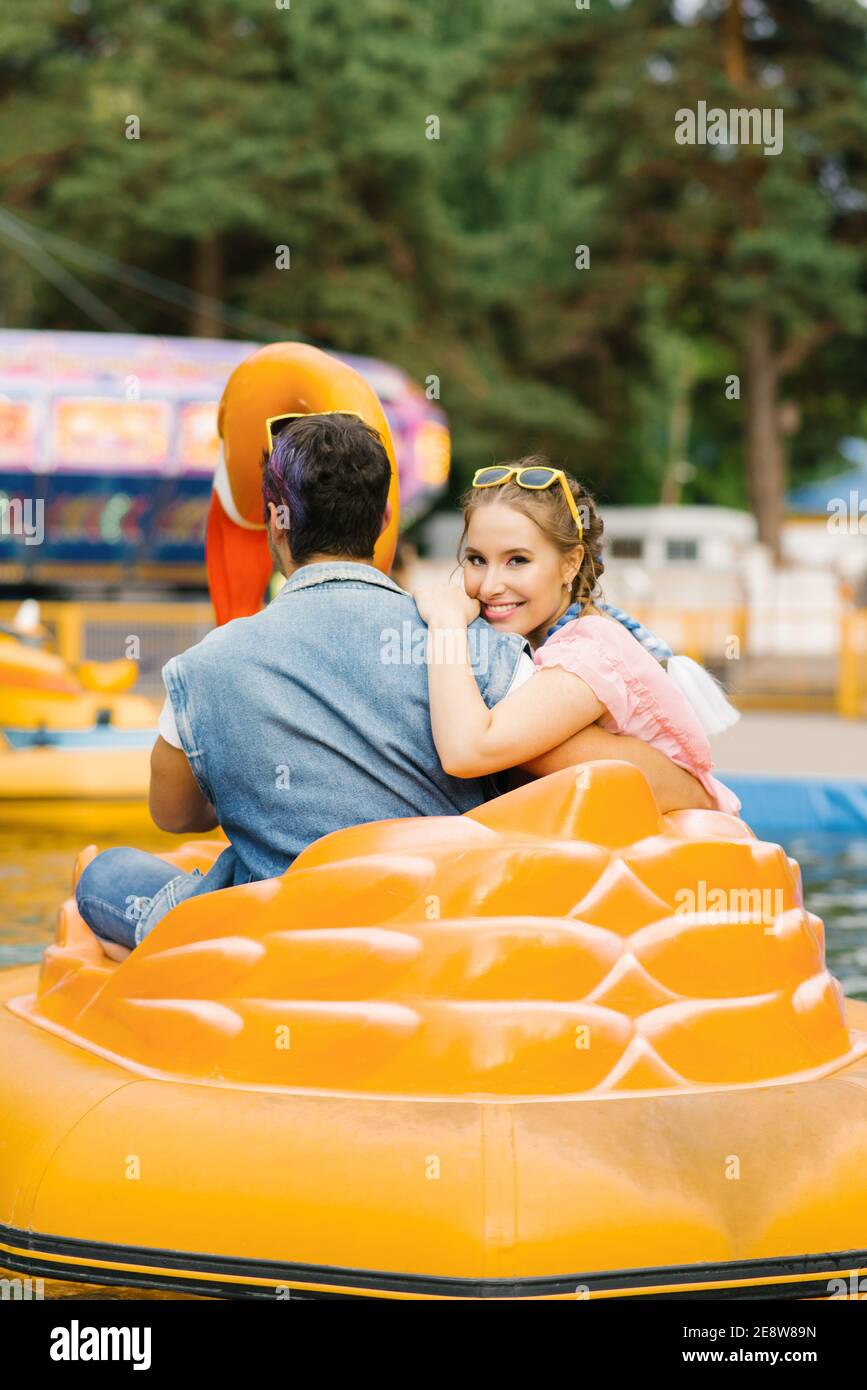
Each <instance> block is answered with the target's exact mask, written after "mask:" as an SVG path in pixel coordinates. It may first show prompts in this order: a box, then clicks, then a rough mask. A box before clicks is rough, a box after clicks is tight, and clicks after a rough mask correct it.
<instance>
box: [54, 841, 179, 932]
mask: <svg viewBox="0 0 867 1390" xmlns="http://www.w3.org/2000/svg"><path fill="white" fill-rule="evenodd" d="M200 878H201V873H200V871H199V870H198V869H194V870H193V872H192V873H178V870H177V868H176V867H175V865H174V864H167V863H166V862H165V860H164V859H158V858H157V856H156V855H155V854H147V853H145V851H144V850H141V849H107V850H104V851H103V852H102V854H98V855H97V856H96V858H95V859H94V860H92V861H91V863H90V864H88V866H87V868H86V869H85V870H84V873H83V874H82V875H81V878H80V879H79V880H78V883H77V885H76V888H75V901H76V903H77V904H78V910H79V912H80V913H81V915H82V917H83V918H84V920H85V922H86V923H87V925H88V926H89V927H90V929H91V931H93V932H95V933H96V935H97V936H101V937H103V938H104V939H105V940H106V941H115V942H117V944H118V945H119V946H129V947H130V948H131V949H132V947H134V946H137V945H138V944H139V941H140V940H141V932H140V931H139V930H138V929H139V924H140V922H141V921H142V918H143V917H145V915H146V914H147V912H148V910H149V909H150V907H151V905H152V904H153V901H154V899H155V898H156V896H157V894H159V893H162V895H163V897H164V898H165V897H166V894H167V893H168V894H169V895H170V896H171V898H172V900H173V901H172V903H171V905H174V901H179V900H180V899H181V898H183V897H185V896H186V895H187V893H188V892H189V888H188V887H187V885H188V884H189V885H190V886H191V885H192V884H193V883H195V882H196V880H197V879H200ZM170 884H171V885H172V887H171V888H169V885H170ZM185 890H186V891H185Z"/></svg>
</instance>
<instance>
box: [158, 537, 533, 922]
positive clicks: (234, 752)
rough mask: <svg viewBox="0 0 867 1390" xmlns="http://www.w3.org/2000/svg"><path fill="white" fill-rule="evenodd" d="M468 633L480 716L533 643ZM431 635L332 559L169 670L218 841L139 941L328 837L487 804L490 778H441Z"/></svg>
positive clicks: (376, 584)
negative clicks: (206, 866) (200, 870)
mask: <svg viewBox="0 0 867 1390" xmlns="http://www.w3.org/2000/svg"><path fill="white" fill-rule="evenodd" d="M468 636H469V652H470V660H471V662H472V667H473V674H474V676H475V678H476V682H477V684H478V687H479V691H480V693H481V695H482V698H483V699H484V701H485V703H486V704H487V705H488V706H489V707H490V706H492V705H494V704H496V702H497V701H498V700H501V699H502V698H503V696H504V695H505V694H506V691H507V690H508V688H509V685H510V684H511V681H512V677H513V676H514V674H515V670H516V668H517V664H518V660H519V658H520V656H521V653H522V652H525V651H526V652H530V648H529V647H528V645H527V643H526V642H525V641H524V639H523V638H522V637H520V636H519V635H518V634H517V633H498V632H497V631H496V630H495V629H494V628H492V627H491V626H490V625H489V624H488V623H486V622H484V621H482V620H481V619H479V618H477V619H476V620H475V622H473V623H472V624H471V625H470V628H469V632H468ZM427 637H428V633H427V628H426V627H425V625H424V624H423V623H422V621H421V619H420V618H419V615H418V610H417V609H416V606H415V603H414V602H413V599H412V598H411V597H410V595H409V594H407V593H406V592H405V591H404V590H403V589H400V588H398V586H397V585H396V584H395V583H394V582H393V581H392V580H391V579H388V578H387V577H386V576H385V575H383V574H381V573H380V572H379V570H377V569H374V568H373V566H372V565H365V564H358V563H354V562H344V561H333V562H328V563H324V564H314V565H305V566H302V567H301V568H300V569H299V570H296V571H295V573H294V574H293V575H292V576H291V578H290V579H289V580H288V581H287V582H286V584H285V585H284V586H283V588H282V589H281V590H280V591H279V593H278V594H277V595H276V597H275V598H274V599H272V601H271V603H269V604H268V606H267V608H265V609H264V610H263V611H262V612H261V613H257V614H256V615H255V616H254V617H252V618H238V619H236V620H235V621H234V622H230V623H227V624H226V625H225V626H224V627H220V628H217V629H215V631H213V632H211V633H209V634H208V636H207V637H205V639H204V640H203V641H202V642H199V643H198V645H197V646H195V647H192V648H191V649H190V650H189V651H187V652H184V653H183V654H182V655H181V656H176V657H174V658H173V659H172V660H171V661H169V662H168V664H167V665H166V666H165V667H164V669H163V679H164V680H165V684H166V689H167V691H168V694H169V698H170V700H171V703H172V708H173V710H174V714H175V720H176V722H177V729H178V737H179V738H180V741H181V743H182V745H183V749H184V752H185V753H186V755H187V758H188V760H189V764H190V767H191V768H192V770H193V774H194V776H195V778H196V781H197V782H198V784H199V787H200V788H201V790H202V792H203V793H204V794H205V796H207V798H208V800H209V801H210V802H211V804H212V805H213V806H214V808H215V810H216V812H217V816H218V818H219V822H220V825H221V827H222V829H223V831H224V832H225V834H226V836H227V837H228V839H229V841H230V846H229V848H228V849H226V850H224V851H223V853H222V854H221V855H220V856H219V858H218V859H217V861H216V863H215V864H214V865H213V867H212V868H211V869H210V870H209V871H208V873H207V874H205V875H204V877H202V878H199V879H193V880H190V879H188V878H187V877H186V876H184V877H183V878H181V879H179V880H177V881H172V882H171V883H169V884H168V885H166V889H164V890H161V891H160V893H159V895H158V897H157V898H156V899H154V901H153V904H152V906H151V908H150V909H149V910H148V912H147V913H146V915H145V917H144V918H143V919H142V921H141V922H140V923H139V928H140V933H139V939H141V937H143V936H145V935H147V933H148V932H149V931H150V930H152V928H153V927H154V926H155V925H156V922H157V921H158V920H159V919H160V917H162V916H164V915H165V913H166V912H167V911H169V910H170V908H171V907H173V906H175V904H176V903H177V902H178V901H181V900H182V899H183V898H185V897H189V896H192V895H193V894H198V893H201V892H210V891H212V890H214V889H217V888H226V887H230V886H232V885H236V884H240V883H249V882H251V881H252V880H254V879H264V878H272V877H274V876H276V875H278V874H282V873H283V872H284V870H285V869H286V868H287V867H288V866H289V865H290V864H291V863H292V861H293V860H294V859H295V857H296V855H298V854H300V853H301V851H302V850H303V849H304V848H305V847H306V846H307V845H309V844H311V843H312V841H314V840H317V839H319V837H320V836H321V835H327V834H328V833H329V832H330V831H332V830H340V829H344V828H345V827H347V826H352V825H360V824H362V823H365V822H368V821H376V820H391V819H392V818H395V817H403V816H443V815H460V814H462V813H463V812H464V811H469V810H472V809H473V807H475V806H479V805H481V803H482V802H483V801H486V800H488V799H489V798H490V797H491V796H493V795H496V789H495V787H494V785H493V783H492V781H491V779H490V778H478V779H477V778H457V777H450V776H448V775H447V774H446V773H445V772H443V770H442V766H441V765H440V761H439V757H438V756H437V751H436V747H435V745H434V741H433V735H432V733H431V724H430V710H429V705H428V681H427V665H426V655H425V644H426V641H427Z"/></svg>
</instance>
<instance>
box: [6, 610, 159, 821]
mask: <svg viewBox="0 0 867 1390" xmlns="http://www.w3.org/2000/svg"><path fill="white" fill-rule="evenodd" d="M137 675H138V665H137V663H136V662H134V661H127V660H125V659H121V660H119V661H110V662H94V661H90V662H83V663H82V664H81V665H80V666H79V667H78V668H77V670H73V669H72V668H71V667H70V666H69V665H68V664H67V663H66V662H65V661H64V660H63V658H62V657H60V656H59V655H57V654H56V653H54V652H50V651H46V650H43V649H42V648H41V647H39V646H34V645H31V644H30V643H28V642H27V641H26V640H22V637H21V635H20V634H18V633H17V632H16V631H15V630H14V629H13V628H8V627H7V628H4V629H2V630H0V828H5V827H15V828H16V829H21V828H23V827H33V828H38V829H42V830H51V829H61V828H62V829H64V830H81V831H82V832H83V831H85V830H86V831H87V833H89V834H94V835H106V834H109V833H117V834H125V833H132V832H133V831H136V830H138V831H141V830H145V829H148V828H150V829H152V828H153V824H152V822H151V819H150V815H149V814H148V809H147V791H148V777H149V760H150V749H151V745H152V744H153V741H154V738H155V737H156V708H155V706H154V705H153V704H152V703H151V701H150V700H148V699H146V698H145V697H143V696H141V695H133V694H130V693H129V692H130V689H131V687H132V686H133V685H134V684H135V680H136V677H137Z"/></svg>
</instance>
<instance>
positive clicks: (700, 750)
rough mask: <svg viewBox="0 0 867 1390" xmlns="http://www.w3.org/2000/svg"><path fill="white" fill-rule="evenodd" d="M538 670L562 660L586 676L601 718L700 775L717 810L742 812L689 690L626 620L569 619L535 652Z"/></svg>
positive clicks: (560, 663)
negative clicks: (717, 772)
mask: <svg viewBox="0 0 867 1390" xmlns="http://www.w3.org/2000/svg"><path fill="white" fill-rule="evenodd" d="M534 660H535V663H536V667H537V669H538V670H540V671H541V670H544V668H545V667H546V666H562V667H563V669H564V671H571V672H573V674H574V675H576V676H580V677H581V679H582V680H583V681H586V682H587V684H588V685H589V686H590V689H591V690H592V691H593V693H594V695H595V696H596V698H597V700H598V701H599V702H600V704H603V705H604V706H605V708H606V710H607V711H608V713H607V714H606V715H604V716H603V717H602V718H601V719H600V720H599V723H600V724H601V725H602V727H603V728H604V729H609V730H610V731H611V732H612V733H616V734H632V735H633V737H634V738H640V739H643V741H644V742H645V743H651V744H653V747H654V748H658V749H659V750H660V752H661V753H665V754H666V755H667V756H668V757H669V758H671V760H672V762H674V763H677V765H678V767H683V768H686V770H687V772H691V773H692V775H693V776H694V777H696V778H698V780H699V782H701V784H702V786H703V787H704V789H705V791H706V792H707V793H708V795H709V796H710V797H711V798H712V800H713V801H714V803H715V805H716V807H717V810H719V811H727V812H729V813H730V814H731V815H737V814H738V812H739V811H740V809H741V803H740V801H739V800H738V798H737V797H736V796H735V794H734V792H733V791H731V789H730V788H729V787H727V786H725V785H724V784H723V783H722V782H720V781H718V780H717V778H716V777H714V776H713V772H712V768H713V760H712V758H711V751H710V744H709V742H708V738H707V734H706V733H705V731H704V729H703V728H702V726H701V724H700V723H699V720H698V716H697V715H696V714H695V712H694V711H693V708H692V706H691V705H690V703H689V701H688V700H687V698H686V696H685V695H684V694H683V693H682V692H681V691H680V690H679V689H678V688H677V686H676V685H675V684H674V681H672V680H669V678H668V676H667V674H666V672H665V671H664V669H663V668H662V666H660V664H659V662H658V661H657V660H656V657H654V656H651V655H650V652H648V651H647V650H646V649H645V648H644V647H642V645H641V643H640V642H637V641H636V640H635V638H634V637H633V636H632V633H631V632H630V631H629V630H628V628H625V627H624V626H623V624H622V623H618V622H615V621H614V619H613V618H603V617H599V616H597V615H596V614H594V613H588V614H587V615H586V616H585V617H583V618H576V619H574V621H572V622H570V623H566V624H564V626H563V627H561V628H560V629H559V630H558V631H557V632H555V633H554V635H553V637H549V639H548V641H547V642H546V643H545V644H544V646H542V647H540V648H539V649H538V651H537V652H536V654H535V657H534Z"/></svg>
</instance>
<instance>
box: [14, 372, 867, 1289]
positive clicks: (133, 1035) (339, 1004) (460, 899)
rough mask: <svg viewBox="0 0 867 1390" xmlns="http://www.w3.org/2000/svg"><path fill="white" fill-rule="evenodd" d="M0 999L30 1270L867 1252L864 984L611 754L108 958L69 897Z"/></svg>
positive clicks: (484, 1275) (778, 896) (311, 857)
mask: <svg viewBox="0 0 867 1390" xmlns="http://www.w3.org/2000/svg"><path fill="white" fill-rule="evenodd" d="M265 351H267V352H273V351H274V350H272V349H266V350H265ZM310 351H311V350H309V349H305V350H304V352H303V353H302V354H301V358H300V359H298V358H296V356H295V355H294V354H297V353H298V352H299V350H298V349H293V350H292V353H290V354H289V355H288V356H287V357H286V358H284V359H283V360H284V361H286V362H288V361H289V360H291V361H292V363H293V364H294V365H293V366H292V371H293V372H294V371H295V369H296V367H297V364H298V361H299V360H301V361H303V362H304V363H305V364H306V363H309V361H310V359H309V357H308V356H307V354H309V352H310ZM279 356H280V354H278V357H279ZM320 356H324V355H323V354H320ZM327 360H328V359H325V361H326V362H327ZM245 365H246V364H245ZM321 366H322V364H321V363H320V367H321ZM239 370H240V371H242V372H243V370H244V369H243V368H241V369H239ZM305 370H306V367H305ZM269 371H270V369H269ZM237 375H238V374H237V373H236V374H235V377H237ZM235 377H233V379H232V380H233V381H235ZM231 385H232V383H231V382H230V387H231ZM227 393H228V388H227ZM299 398H300V396H299V391H298V390H296V388H295V386H292V389H291V390H290V389H287V390H286V391H285V392H284V394H283V397H282V399H281V401H280V402H279V404H278V408H285V407H286V406H288V405H289V404H291V403H298V400H299ZM311 398H312V397H311V395H310V393H309V392H308V394H307V395H305V396H304V399H305V400H310V399H311ZM315 399H316V400H317V403H319V404H320V405H321V398H320V397H316V398H315ZM333 399H334V398H332V400H333ZM356 399H357V398H356ZM340 401H341V405H345V404H346V399H345V398H340ZM275 404H277V402H276V401H275V400H274V398H273V397H272V396H268V397H267V403H266V402H265V400H264V398H263V399H262V400H260V407H261V408H263V409H266V410H267V411H269V412H270V411H272V410H274V407H275ZM224 405H225V401H224ZM233 418H234V417H233V416H232V414H231V412H230V411H229V412H228V413H227V412H226V411H224V414H223V422H224V429H225V428H226V426H227V422H230V421H231V420H232V419H233ZM230 456H231V450H230ZM257 467H258V460H257ZM233 486H234V484H233ZM233 496H235V499H236V501H237V502H239V503H240V502H241V501H242V493H241V491H240V486H239V491H238V492H236V493H233ZM252 496H253V494H252V493H251V494H250V499H247V501H248V502H249V507H248V510H249V512H252V510H253V501H252ZM245 505H247V502H245ZM216 514H217V515H218V517H219V520H218V522H217V523H216V525H217V528H218V534H219V536H221V537H222V538H223V540H225V541H226V547H227V549H228V548H230V547H231V545H232V544H234V540H235V539H236V537H234V535H233V533H232V532H231V530H230V529H229V526H228V522H227V521H226V519H225V516H221V515H220V513H219V512H217V513H216ZM222 556H223V558H225V556H226V550H224V551H223V552H222ZM212 558H213V557H212ZM221 564H222V559H221V558H220V556H219V554H218V559H217V561H216V562H214V563H213V564H212V574H216V583H217V585H219V584H221V583H224V581H225V587H224V589H223V601H224V602H225V603H226V604H227V605H228V606H229V608H231V607H232V606H233V605H235V604H237V603H242V602H247V601H250V602H252V601H253V597H254V595H253V588H252V586H251V587H250V589H249V591H248V592H247V593H246V595H244V594H240V593H239V591H238V590H237V589H235V588H233V585H232V580H231V576H230V575H228V574H227V573H225V572H223V571H221V569H220V565H221ZM214 565H215V566H216V568H214ZM256 582H257V583H258V579H257V581H256ZM219 848H220V846H219V845H218V844H215V843H212V842H206V841H200V842H194V843H191V844H188V845H186V846H184V847H183V848H181V849H179V850H178V851H176V852H175V853H172V854H168V855H167V856H166V857H167V858H168V859H170V860H171V861H172V862H173V863H175V864H177V865H178V866H180V867H183V868H187V869H190V868H194V867H198V868H201V869H202V870H204V869H206V868H207V867H208V866H209V864H210V863H211V862H212V861H213V859H214V856H215V855H216V854H217V853H218V852H219ZM93 852H94V851H93V850H90V851H88V852H87V853H86V854H85V855H84V856H82V858H81V860H80V861H79V865H78V869H77V872H80V871H81V868H82V867H83V865H84V863H85V862H87V859H88V857H89V855H91V854H92V853H93ZM0 1001H5V1003H4V1004H0V1263H5V1264H6V1265H7V1266H9V1267H11V1268H13V1269H16V1270H20V1271H22V1272H28V1273H37V1274H44V1273H51V1274H52V1275H54V1277H61V1278H66V1279H87V1280H91V1281H95V1282H98V1283H103V1284H111V1283H115V1284H134V1285H138V1286H142V1287H148V1288H157V1287H162V1288H166V1289H174V1290H178V1289H180V1290H183V1291H185V1292H188V1293H206V1294H211V1295H222V1296H227V1297H274V1296H275V1295H277V1296H283V1297H285V1296H286V1295H287V1293H291V1295H292V1296H293V1297H298V1296H300V1297H316V1296H322V1295H332V1296H333V1295H335V1294H336V1295H345V1296H360V1297H368V1298H371V1297H386V1298H504V1299H510V1298H543V1299H557V1298H559V1299H567V1298H568V1299H572V1298H576V1297H579V1298H616V1297H630V1298H635V1297H656V1298H664V1297H667V1296H671V1297H676V1298H682V1297H684V1296H689V1297H695V1296H701V1295H702V1294H712V1295H714V1296H732V1297H756V1296H759V1297H764V1298H768V1297H777V1298H808V1297H819V1298H825V1297H829V1296H835V1295H836V1293H837V1291H838V1290H839V1289H840V1288H848V1287H849V1285H848V1283H847V1282H846V1281H848V1280H849V1279H850V1278H854V1279H855V1280H856V1284H855V1287H857V1276H858V1275H860V1274H862V1273H863V1272H864V1271H865V1269H867V1006H865V1005H862V1004H852V1003H847V1002H846V1001H844V999H843V998H842V994H841V991H840V989H839V986H838V985H837V984H836V982H835V981H834V980H833V979H832V977H831V976H830V975H829V973H828V971H827V969H826V966H825V959H824V937H823V929H822V924H821V922H820V921H819V920H818V918H816V917H815V916H813V915H812V914H811V913H810V912H808V911H807V910H806V908H805V906H804V904H803V901H802V895H801V886H800V875H799V872H798V868H797V865H796V864H795V863H794V861H792V860H791V859H789V858H787V856H786V855H785V853H784V852H783V850H782V849H781V848H780V847H779V846H777V845H772V844H764V843H761V842H759V841H758V840H756V839H755V838H754V837H753V835H752V833H751V832H750V830H749V829H748V828H747V826H746V825H744V824H743V822H741V821H740V820H738V819H736V818H734V817H731V816H727V815H723V814H721V813H717V812H704V811H701V812H699V811H691V812H679V813H674V814H669V815H665V816H663V815H661V814H660V812H659V809H658V807H657V805H656V803H655V801H654V799H653V796H652V793H651V791H650V788H649V786H648V784H647V782H646V781H645V779H644V778H643V776H642V775H641V773H639V772H638V771H636V770H635V769H634V768H632V767H629V766H627V765H626V764H623V763H618V762H607V763H598V764H594V765H590V766H588V767H585V768H583V769H580V770H566V771H563V772H559V773H555V774H554V775H552V776H550V777H546V778H544V779H541V780H540V781H538V782H535V783H531V784H529V785H527V786H525V787H522V788H520V789H519V790H517V791H513V792H511V793H509V794H508V795H505V796H502V797H500V798H498V799H497V800H495V801H491V802H490V803H488V804H486V805H485V806H483V807H480V808H479V809H477V810H475V811H473V812H471V813H469V814H467V815H464V816H456V817H433V818H428V819H406V820H393V821H386V822H379V823H376V824H372V825H364V826H358V827H353V828H350V829H346V830H339V831H336V832H335V833H333V834H331V835H328V836H326V837H325V838H323V839H322V840H320V841H318V842H316V843H315V844H312V845H310V846H309V847H308V848H307V849H306V850H305V851H304V852H303V853H302V854H301V855H300V856H299V858H298V859H297V860H296V861H295V862H294V864H293V865H292V866H291V867H290V868H289V869H288V870H287V871H286V873H285V874H284V875H283V876H282V877H280V878H278V879H274V880H271V881H268V882H262V883H254V884H248V885H245V886H242V887H238V888H232V889H228V890H225V891H223V892H219V893H213V894H209V895H205V896H202V897H197V898H192V899H189V900H188V901H187V902H185V903H182V904H181V905H180V906H179V907H177V908H176V909H174V910H173V911H172V912H171V913H169V914H168V916H166V917H165V918H164V919H163V920H162V921H161V922H160V923H159V924H158V925H157V927H156V929H155V930H154V931H153V932H152V933H151V934H150V935H149V936H148V937H147V938H146V940H145V941H144V942H143V943H142V945H141V946H139V947H138V948H137V949H136V950H135V951H134V952H133V953H132V954H131V955H130V956H129V957H128V959H127V960H125V961H124V962H123V963H122V964H120V965H118V964H115V963H113V962H111V961H109V960H107V959H106V958H105V956H104V955H103V954H102V952H101V950H100V948H99V946H98V944H97V942H96V940H95V938H94V937H93V936H92V934H91V933H90V931H89V930H88V928H87V927H86V926H85V924H84V922H83V921H82V920H81V918H80V916H79V915H78V913H77V911H76V908H75V905H74V901H73V900H70V901H68V902H67V903H66V904H65V906H64V908H63V910H62V912H61V917H60V924H59V929H58V933H57V940H56V943H55V944H54V945H52V946H51V947H50V948H49V949H48V950H47V951H46V953H45V956H44V959H43V961H42V964H41V968H40V969H39V970H38V972H37V970H36V968H35V967H29V968H27V969H25V970H13V971H7V972H5V973H4V974H0Z"/></svg>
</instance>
